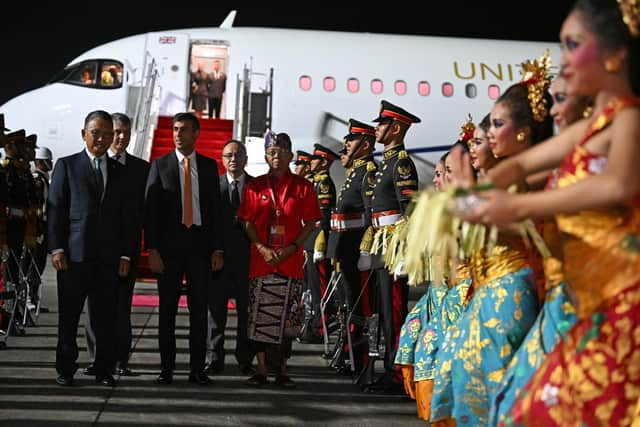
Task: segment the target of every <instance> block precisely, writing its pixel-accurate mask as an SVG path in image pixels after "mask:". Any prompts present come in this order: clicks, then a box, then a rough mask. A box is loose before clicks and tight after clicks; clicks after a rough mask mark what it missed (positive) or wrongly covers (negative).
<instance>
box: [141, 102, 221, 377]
mask: <svg viewBox="0 0 640 427" xmlns="http://www.w3.org/2000/svg"><path fill="white" fill-rule="evenodd" d="M199 134H200V122H199V121H198V119H197V118H196V116H195V115H193V114H192V113H178V114H176V115H175V116H174V117H173V139H174V143H175V146H176V150H175V151H173V152H171V153H169V154H167V155H165V156H163V157H160V158H158V159H156V160H155V161H154V162H153V164H152V165H151V170H150V171H149V179H148V180H147V193H146V194H147V195H146V201H145V220H144V243H145V248H146V249H147V251H149V267H150V269H151V271H153V272H154V273H157V274H159V277H158V294H159V296H160V320H159V325H158V335H159V336H158V339H159V344H160V359H161V368H162V370H161V372H160V375H159V376H158V378H157V382H158V383H160V384H170V383H171V382H172V381H173V371H174V369H175V361H176V334H175V329H176V314H177V311H178V300H179V298H180V289H181V288H182V277H183V276H186V279H187V284H188V286H187V298H188V305H189V354H190V368H191V372H190V374H189V381H190V382H195V383H198V384H201V385H206V384H209V383H210V380H209V377H207V375H206V374H205V372H204V364H205V355H206V345H207V288H208V287H209V286H210V283H211V271H218V270H220V269H222V265H223V259H222V242H223V240H222V227H221V225H222V224H221V220H220V218H221V216H220V186H219V182H218V166H217V164H216V162H215V160H213V159H210V158H208V157H205V156H202V155H200V154H198V153H196V151H195V145H196V140H197V138H198V136H199Z"/></svg>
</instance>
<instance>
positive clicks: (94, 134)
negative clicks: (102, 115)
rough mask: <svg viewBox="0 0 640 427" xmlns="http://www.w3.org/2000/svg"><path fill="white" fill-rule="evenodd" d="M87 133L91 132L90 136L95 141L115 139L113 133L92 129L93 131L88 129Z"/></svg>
mask: <svg viewBox="0 0 640 427" xmlns="http://www.w3.org/2000/svg"><path fill="white" fill-rule="evenodd" d="M87 131H88V132H89V135H91V138H93V139H100V138H106V139H113V132H103V131H100V130H95V129H91V130H89V129H87Z"/></svg>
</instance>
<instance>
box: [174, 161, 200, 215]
mask: <svg viewBox="0 0 640 427" xmlns="http://www.w3.org/2000/svg"><path fill="white" fill-rule="evenodd" d="M175 153H176V157H177V158H178V175H180V194H181V195H182V194H184V157H185V156H184V155H183V154H182V153H181V152H179V151H178V150H175ZM187 157H189V166H190V168H191V208H192V209H191V212H192V213H193V218H192V220H193V221H192V222H193V225H202V218H201V216H200V185H199V183H198V163H197V162H196V152H195V150H194V151H193V152H191V154H189V156H187ZM180 198H181V199H182V216H183V217H182V220H183V222H184V197H180Z"/></svg>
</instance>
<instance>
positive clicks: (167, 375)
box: [156, 371, 173, 384]
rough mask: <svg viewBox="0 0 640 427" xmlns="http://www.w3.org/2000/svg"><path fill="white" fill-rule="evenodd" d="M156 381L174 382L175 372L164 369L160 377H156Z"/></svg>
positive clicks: (163, 382) (160, 382)
mask: <svg viewBox="0 0 640 427" xmlns="http://www.w3.org/2000/svg"><path fill="white" fill-rule="evenodd" d="M156 382H157V383H158V384H171V383H172V382H173V372H171V371H162V372H160V375H158V378H156Z"/></svg>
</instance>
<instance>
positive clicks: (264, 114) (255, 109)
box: [234, 66, 273, 141]
mask: <svg viewBox="0 0 640 427" xmlns="http://www.w3.org/2000/svg"><path fill="white" fill-rule="evenodd" d="M272 87H273V68H271V69H269V72H268V73H259V72H255V71H253V70H252V69H251V68H250V67H247V66H245V67H244V69H243V75H242V79H240V78H239V77H238V82H237V85H236V91H237V93H236V118H237V120H236V122H235V123H234V125H235V126H236V129H235V132H234V133H235V134H236V135H238V136H239V139H240V140H241V141H244V140H245V138H246V137H252V136H258V137H261V136H263V135H264V133H265V131H266V130H267V129H269V128H271V120H272V117H271V111H272V96H273V94H272V89H271V88H272Z"/></svg>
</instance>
